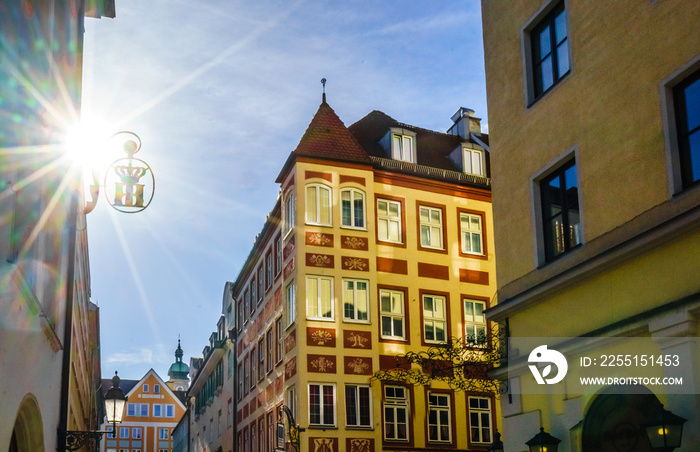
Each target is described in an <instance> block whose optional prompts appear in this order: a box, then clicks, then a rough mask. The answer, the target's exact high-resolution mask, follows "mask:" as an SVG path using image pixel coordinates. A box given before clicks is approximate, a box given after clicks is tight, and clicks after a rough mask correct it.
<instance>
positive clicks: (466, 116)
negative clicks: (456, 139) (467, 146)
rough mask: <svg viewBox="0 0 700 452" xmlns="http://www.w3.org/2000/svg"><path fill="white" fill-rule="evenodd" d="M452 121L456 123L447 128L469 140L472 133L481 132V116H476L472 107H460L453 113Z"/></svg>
mask: <svg viewBox="0 0 700 452" xmlns="http://www.w3.org/2000/svg"><path fill="white" fill-rule="evenodd" d="M452 122H453V123H454V124H452V127H450V128H449V129H448V130H447V133H448V134H450V135H459V136H460V137H462V138H464V139H465V140H468V139H469V134H471V133H476V134H481V118H476V117H475V116H474V110H472V109H471V108H465V107H459V110H457V111H456V112H455V114H453V115H452Z"/></svg>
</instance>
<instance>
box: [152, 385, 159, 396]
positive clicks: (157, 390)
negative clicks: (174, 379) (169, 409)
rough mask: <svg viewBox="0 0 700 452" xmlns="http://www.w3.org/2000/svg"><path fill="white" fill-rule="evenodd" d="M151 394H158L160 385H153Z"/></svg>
mask: <svg viewBox="0 0 700 452" xmlns="http://www.w3.org/2000/svg"><path fill="white" fill-rule="evenodd" d="M153 393H154V394H160V385H153Z"/></svg>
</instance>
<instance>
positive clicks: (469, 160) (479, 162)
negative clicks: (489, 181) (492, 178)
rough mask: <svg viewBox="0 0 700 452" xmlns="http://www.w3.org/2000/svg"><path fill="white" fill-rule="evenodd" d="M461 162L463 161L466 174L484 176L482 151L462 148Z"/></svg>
mask: <svg viewBox="0 0 700 452" xmlns="http://www.w3.org/2000/svg"><path fill="white" fill-rule="evenodd" d="M463 152H464V156H463V157H462V162H463V163H464V168H463V170H464V172H465V173H466V174H474V175H476V176H484V175H485V174H484V173H485V172H484V151H480V150H477V149H464V151H463Z"/></svg>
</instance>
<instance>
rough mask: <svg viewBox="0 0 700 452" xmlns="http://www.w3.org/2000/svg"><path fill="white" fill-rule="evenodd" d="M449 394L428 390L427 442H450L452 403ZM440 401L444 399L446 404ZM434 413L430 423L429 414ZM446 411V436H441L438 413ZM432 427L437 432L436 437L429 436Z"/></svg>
mask: <svg viewBox="0 0 700 452" xmlns="http://www.w3.org/2000/svg"><path fill="white" fill-rule="evenodd" d="M450 398H451V397H450V395H449V394H446V393H443V392H433V391H429V392H428V442H431V443H451V442H452V404H451V401H450ZM440 401H443V402H444V401H446V402H447V405H443V404H441V402H440ZM432 412H434V413H435V421H436V422H435V423H431V421H430V415H431V413H432ZM441 413H447V438H443V437H442V427H443V425H442V423H441V421H440V414H441ZM431 427H434V428H435V431H436V433H437V438H436V439H433V438H430V428H431Z"/></svg>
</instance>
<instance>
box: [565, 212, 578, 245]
mask: <svg viewBox="0 0 700 452" xmlns="http://www.w3.org/2000/svg"><path fill="white" fill-rule="evenodd" d="M568 219H569V231H568V233H569V235H568V237H567V240H568V242H569V247H574V246H576V245H578V244H579V243H581V234H580V233H579V230H580V225H579V223H580V216H579V213H578V210H569V213H568Z"/></svg>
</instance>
